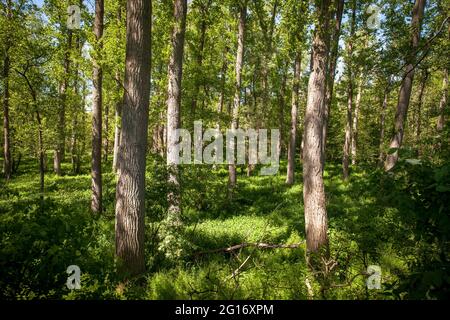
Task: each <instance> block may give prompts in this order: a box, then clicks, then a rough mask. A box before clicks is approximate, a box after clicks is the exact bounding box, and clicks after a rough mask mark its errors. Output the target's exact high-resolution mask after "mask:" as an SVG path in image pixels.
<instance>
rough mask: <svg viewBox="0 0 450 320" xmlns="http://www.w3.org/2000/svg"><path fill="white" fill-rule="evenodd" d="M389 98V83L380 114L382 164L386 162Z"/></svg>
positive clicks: (379, 158) (380, 157) (380, 156)
mask: <svg viewBox="0 0 450 320" xmlns="http://www.w3.org/2000/svg"><path fill="white" fill-rule="evenodd" d="M388 98H389V85H388V86H387V87H386V89H385V90H384V97H383V103H382V105H381V114H380V147H379V149H380V155H379V157H378V161H379V164H380V165H382V164H383V162H384V151H383V145H384V130H385V119H386V109H387V104H388Z"/></svg>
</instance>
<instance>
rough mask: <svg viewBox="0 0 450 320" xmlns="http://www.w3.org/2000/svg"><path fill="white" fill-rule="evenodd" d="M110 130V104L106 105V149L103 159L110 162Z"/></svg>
mask: <svg viewBox="0 0 450 320" xmlns="http://www.w3.org/2000/svg"><path fill="white" fill-rule="evenodd" d="M108 132H109V104H106V105H105V134H104V135H103V136H104V137H105V142H104V148H105V150H104V151H103V152H104V154H103V159H104V161H105V163H106V162H108V152H109V137H108Z"/></svg>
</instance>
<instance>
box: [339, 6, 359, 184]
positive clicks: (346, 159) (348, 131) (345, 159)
mask: <svg viewBox="0 0 450 320" xmlns="http://www.w3.org/2000/svg"><path fill="white" fill-rule="evenodd" d="M355 24H356V1H355V0H353V9H352V20H351V25H350V35H349V38H348V40H347V51H348V60H347V63H346V64H347V74H348V75H347V76H348V79H347V81H348V83H347V120H346V124H345V138H344V148H343V156H342V173H343V178H344V180H347V179H348V176H349V163H350V148H351V145H352V121H353V119H352V110H353V61H352V59H353V37H354V35H355Z"/></svg>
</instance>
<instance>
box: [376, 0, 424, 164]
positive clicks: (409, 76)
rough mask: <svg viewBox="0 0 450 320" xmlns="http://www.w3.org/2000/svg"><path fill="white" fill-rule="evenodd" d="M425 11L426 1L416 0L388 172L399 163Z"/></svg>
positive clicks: (387, 160) (390, 147)
mask: <svg viewBox="0 0 450 320" xmlns="http://www.w3.org/2000/svg"><path fill="white" fill-rule="evenodd" d="M424 10H425V0H416V1H415V4H414V7H413V11H412V20H411V28H412V39H411V52H410V53H409V55H408V58H407V59H408V60H407V63H408V64H407V66H406V71H405V74H404V76H403V81H402V84H401V87H400V93H399V97H398V103H397V111H396V113H395V125H394V134H393V136H392V138H391V142H390V144H389V149H390V152H389V154H388V155H387V157H386V161H385V164H384V169H385V170H386V171H389V170H391V169H392V168H394V166H395V164H396V163H397V161H398V152H399V150H398V149H399V148H400V147H401V146H402V142H403V132H404V121H405V119H406V116H407V113H408V107H409V100H410V97H411V89H412V85H413V80H414V72H415V65H414V63H415V56H416V55H417V49H418V47H419V41H420V30H421V24H422V17H423V13H424Z"/></svg>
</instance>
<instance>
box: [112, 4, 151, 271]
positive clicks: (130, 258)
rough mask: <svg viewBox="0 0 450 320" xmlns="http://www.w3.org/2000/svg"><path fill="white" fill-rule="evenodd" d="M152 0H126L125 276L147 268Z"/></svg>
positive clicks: (119, 222)
mask: <svg viewBox="0 0 450 320" xmlns="http://www.w3.org/2000/svg"><path fill="white" fill-rule="evenodd" d="M151 10H152V9H151V1H147V0H128V1H127V33H126V39H127V44H126V58H125V61H126V62H125V82H124V103H123V109H122V141H121V144H120V152H119V156H120V159H119V176H118V182H117V190H116V226H115V229H116V256H117V257H118V259H119V263H120V268H121V270H122V272H123V273H125V274H126V275H135V274H140V273H142V272H143V271H144V270H145V261H144V228H145V225H144V217H145V163H146V150H147V131H148V129H147V127H148V110H149V96H150V62H151V60H150V57H151V51H150V50H151V16H152V14H151Z"/></svg>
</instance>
